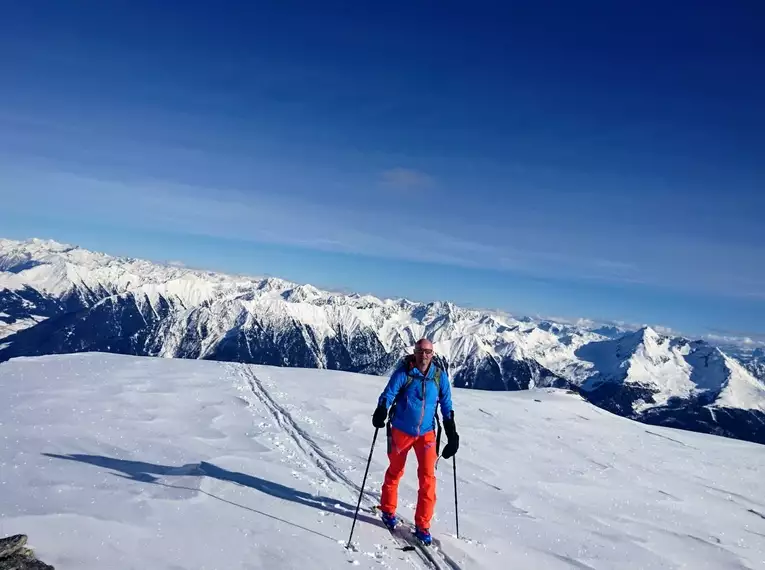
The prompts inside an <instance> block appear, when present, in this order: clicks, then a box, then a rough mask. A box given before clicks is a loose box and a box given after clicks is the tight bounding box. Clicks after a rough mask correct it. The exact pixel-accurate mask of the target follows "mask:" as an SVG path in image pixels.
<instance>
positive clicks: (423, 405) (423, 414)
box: [417, 378, 425, 435]
mask: <svg viewBox="0 0 765 570" xmlns="http://www.w3.org/2000/svg"><path fill="white" fill-rule="evenodd" d="M424 419H425V378H423V379H422V413H421V414H420V423H419V424H417V435H422V434H421V433H420V430H421V429H422V421H423V420H424Z"/></svg>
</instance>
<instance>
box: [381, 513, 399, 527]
mask: <svg viewBox="0 0 765 570" xmlns="http://www.w3.org/2000/svg"><path fill="white" fill-rule="evenodd" d="M381 513H382V515H381V518H382V522H383V524H384V525H385V526H386V527H388V529H389V530H393V529H395V528H396V525H397V524H398V518H397V517H396V514H395V513H393V514H390V513H386V512H385V511H381Z"/></svg>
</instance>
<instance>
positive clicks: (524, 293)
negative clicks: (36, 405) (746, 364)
mask: <svg viewBox="0 0 765 570" xmlns="http://www.w3.org/2000/svg"><path fill="white" fill-rule="evenodd" d="M668 4H670V5H668ZM638 5H639V8H638V7H637V6H638ZM764 15H765V14H764V13H763V8H761V7H759V6H758V5H757V3H724V2H719V3H718V4H717V5H715V4H714V3H707V2H704V3H699V2H693V3H684V2H672V3H667V2H662V3H659V2H656V3H653V2H642V3H639V4H638V3H635V4H634V5H633V7H625V4H624V3H606V2H598V3H591V4H588V3H586V2H577V3H573V2H567V1H566V2H526V3H510V2H492V3H483V2H470V3H456V2H438V3H435V2H401V3H398V2H387V3H384V4H377V3H374V4H373V3H364V2H331V1H329V2H327V1H325V2H291V1H280V2H273V3H270V5H266V3H233V2H226V3H218V4H215V5H213V4H211V3H209V2H184V3H183V8H182V9H181V8H180V5H178V4H175V5H174V4H173V3H157V2H154V3H150V2H137V1H135V2H116V1H114V2H103V3H93V2H78V1H73V2H66V3H62V2H34V3H32V2H29V3H21V2H17V3H9V4H8V5H6V6H5V7H4V9H3V17H2V18H0V74H1V75H0V77H2V88H0V235H3V236H6V237H12V238H27V237H32V236H36V237H46V238H53V239H58V240H60V241H66V242H70V243H72V242H73V243H77V244H79V245H82V246H84V247H89V248H91V249H97V250H102V251H106V252H109V253H115V254H127V255H133V256H140V257H150V258H152V259H157V260H178V261H182V262H184V263H186V264H188V265H190V266H200V267H205V268H211V269H221V270H226V271H236V272H242V273H254V274H264V273H265V274H272V275H278V276H282V277H286V278H289V279H294V280H297V281H301V282H311V283H314V284H316V285H318V286H325V287H333V288H344V289H347V290H354V291H360V292H371V293H374V294H378V295H383V296H406V297H409V298H412V299H418V300H431V299H444V300H446V299H448V300H453V301H455V302H458V303H460V304H463V305H467V306H474V307H487V308H502V309H507V310H512V311H515V312H518V313H521V314H523V313H526V314H542V315H554V316H562V317H568V318H576V317H589V318H594V319H608V320H623V321H628V322H632V323H652V324H661V325H665V326H669V327H673V328H675V329H679V330H681V331H686V332H688V333H690V334H706V333H710V332H713V333H718V334H749V335H756V334H760V335H763V334H765V223H763V213H764V212H765V191H764V187H765V74H763V73H762V70H763V69H765V37H763V34H762V33H761V30H760V29H759V28H758V22H761V21H762V17H763V16H764Z"/></svg>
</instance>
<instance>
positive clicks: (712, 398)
mask: <svg viewBox="0 0 765 570" xmlns="http://www.w3.org/2000/svg"><path fill="white" fill-rule="evenodd" d="M423 336H427V337H428V338H430V339H432V340H433V341H434V343H435V347H436V350H437V352H438V353H440V354H441V355H443V356H444V357H445V358H446V359H447V361H448V362H449V372H450V375H451V376H452V379H453V383H454V385H455V386H457V387H466V388H476V389H483V390H518V389H528V388H535V387H551V386H552V387H566V388H570V389H572V390H575V391H577V392H579V393H581V394H582V395H583V396H584V397H585V398H587V399H588V400H589V401H591V402H593V403H595V404H597V405H599V406H601V407H603V408H605V409H608V410H609V411H612V412H614V413H617V414H620V415H624V416H627V417H631V418H634V419H637V420H640V421H645V422H649V423H656V424H663V425H672V426H675V427H682V428H687V429H693V430H697V431H704V432H711V433H717V434H720V435H726V436H731V437H736V438H741V439H747V440H751V441H757V442H760V443H765V373H764V372H765V370H764V368H765V366H764V365H763V362H765V358H763V355H762V354H760V353H758V351H755V352H753V353H751V354H750V355H749V358H747V360H746V361H744V360H738V359H736V358H734V357H732V356H730V355H729V354H727V353H725V352H723V351H722V350H721V349H720V348H718V347H716V346H713V345H711V344H708V343H706V342H703V341H690V340H687V339H684V338H680V337H671V336H667V335H662V334H659V333H657V332H656V331H655V330H653V329H651V328H649V327H644V328H642V329H640V330H637V331H634V330H626V329H621V328H618V327H604V326H598V325H593V326H578V325H577V326H574V325H570V324H564V323H556V322H552V321H545V320H542V321H540V320H535V319H530V318H525V317H524V318H517V317H514V316H511V315H507V314H502V313H496V312H489V311H477V310H469V309H465V308H461V307H458V306H456V305H454V304H453V303H449V302H433V303H428V304H423V303H415V302H411V301H409V300H406V299H378V298H376V297H373V296H369V295H364V296H362V295H348V294H341V293H333V292H328V291H321V290H319V289H317V288H315V287H313V286H311V285H306V284H297V283H291V282H288V281H284V280H280V279H274V278H252V277H243V276H235V275H225V274H221V273H213V272H206V271H199V270H192V269H187V268H181V267H176V266H170V265H161V264H157V263H152V262H148V261H143V260H137V259H131V258H117V257H112V256H108V255H105V254H102V253H95V252H91V251H88V250H85V249H82V248H79V247H73V246H68V245H64V244H60V243H57V242H52V241H42V240H29V241H24V242H19V241H11V240H0V362H2V361H4V360H8V359H10V358H13V357H15V356H32V355H42V354H56V353H67V352H84V351H103V352H117V353H124V354H133V355H148V356H164V357H176V358H195V359H209V360H224V361H236V362H246V363H252V364H267V365H276V366H292V367H304V368H327V369H334V370H344V371H352V372H364V373H372V374H385V373H387V372H388V371H390V369H391V368H392V367H393V366H394V365H395V364H396V362H398V360H399V359H400V358H401V356H402V355H404V354H405V353H406V352H408V351H409V350H410V349H411V346H412V344H413V343H414V341H415V340H416V339H418V338H420V337H423ZM760 352H761V351H760Z"/></svg>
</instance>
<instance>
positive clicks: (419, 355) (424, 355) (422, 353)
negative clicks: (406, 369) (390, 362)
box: [414, 341, 433, 368]
mask: <svg viewBox="0 0 765 570" xmlns="http://www.w3.org/2000/svg"><path fill="white" fill-rule="evenodd" d="M414 360H415V362H416V363H417V366H418V367H423V368H424V367H426V366H428V365H429V364H430V361H431V360H433V345H432V344H431V343H430V342H426V341H422V342H418V343H417V344H416V345H415V347H414Z"/></svg>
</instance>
